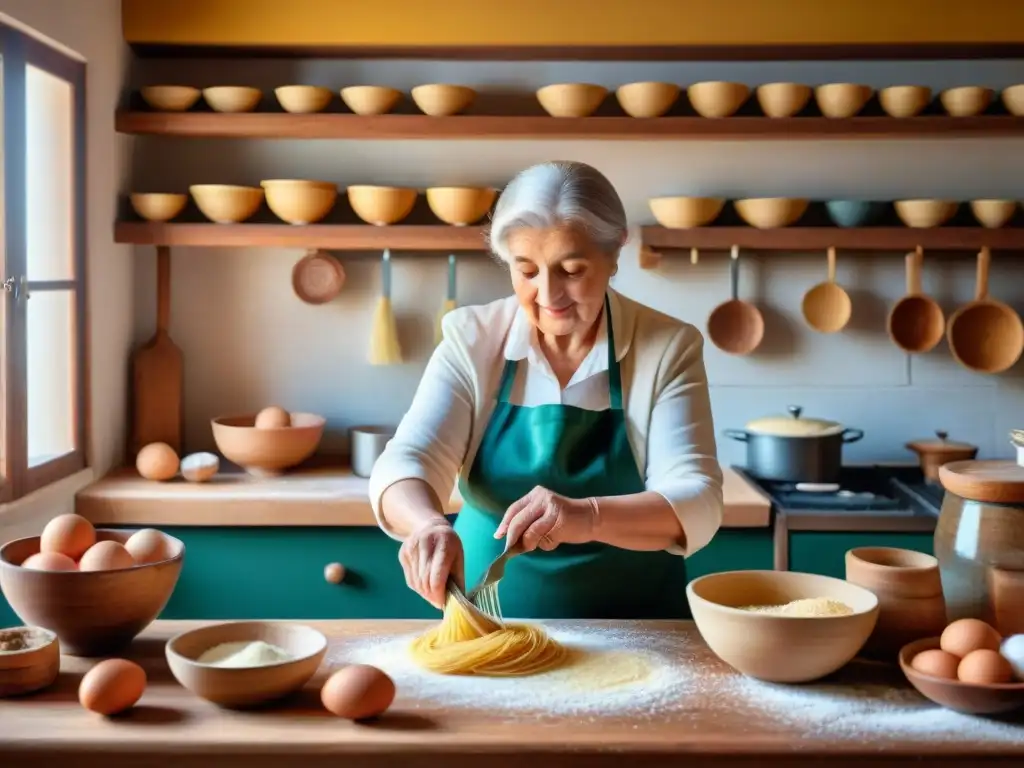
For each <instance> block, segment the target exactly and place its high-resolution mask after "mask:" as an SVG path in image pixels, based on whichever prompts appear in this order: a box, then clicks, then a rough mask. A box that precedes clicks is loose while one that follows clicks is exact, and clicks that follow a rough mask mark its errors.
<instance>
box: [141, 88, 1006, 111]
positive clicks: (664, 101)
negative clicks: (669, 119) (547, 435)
mask: <svg viewBox="0 0 1024 768" xmlns="http://www.w3.org/2000/svg"><path fill="white" fill-rule="evenodd" d="M682 90H683V89H682V88H681V87H680V86H678V85H676V84H674V83H666V82H655V81H646V82H637V83H627V84H625V85H622V86H619V87H618V88H617V89H616V91H615V96H616V98H617V100H618V102H619V105H620V106H621V107H622V109H623V110H624V111H625V112H626V113H627V114H628V115H630V116H632V117H660V116H661V115H664V114H665V113H666V112H668V111H669V109H671V108H672V105H673V104H675V102H676V100H677V99H678V98H679V95H680V93H681V92H682ZM608 92H609V89H608V88H606V87H605V86H603V85H597V84H595V83H554V84H552V85H546V86H544V87H543V88H540V89H538V90H537V91H536V96H537V101H538V102H540V105H541V106H542V107H543V108H544V110H545V111H546V112H547V113H548V114H549V115H551V116H553V117H588V116H589V115H592V114H593V113H594V112H595V111H596V110H597V108H598V107H600V106H601V104H602V102H604V100H605V98H606V97H607V95H608ZM750 92H751V89H750V86H748V85H745V84H744V83H736V82H729V81H723V80H709V81H706V82H700V83H693V84H692V85H689V86H687V87H686V97H687V99H688V100H689V102H690V104H691V105H692V106H693V108H694V110H696V112H697V113H698V114H699V115H701V116H703V117H712V118H721V117H729V116H730V115H732V114H734V113H735V112H736V111H737V110H738V109H739V108H740V106H742V105H743V103H744V102H746V100H747V99H748V98H749V96H750ZM140 93H141V95H142V98H143V100H144V101H145V102H146V103H147V104H148V105H149V106H150V107H152V108H153V109H155V110H158V111H161V112H183V111H186V110H188V109H191V108H192V107H193V106H194V105H195V104H196V103H197V102H198V101H199V99H200V97H202V98H203V99H204V101H206V103H207V104H208V105H209V107H210V108H211V109H212V110H214V111H215V112H251V111H253V110H255V109H256V108H257V107H258V106H259V103H260V101H261V100H262V98H263V92H262V91H261V90H260V89H259V88H253V87H249V86H235V85H222V86H213V87H210V88H204V89H202V90H200V89H198V88H194V87H192V86H188V85H152V86H147V87H144V88H142V89H141V91H140ZM754 93H755V95H756V98H757V102H758V105H759V106H760V108H761V111H762V112H764V114H765V115H766V116H768V117H792V116H793V115H796V114H798V113H799V112H800V111H801V110H803V108H804V107H805V106H807V103H808V102H809V101H810V99H811V96H812V94H813V96H814V100H815V102H816V103H817V105H818V109H820V110H821V113H822V114H823V115H825V117H832V118H846V117H853V116H855V115H856V114H858V113H859V112H860V111H861V110H862V109H863V108H864V106H865V105H866V104H867V103H868V101H869V100H870V99H871V97H872V95H874V93H875V90H874V89H873V88H872V87H871V86H868V85H862V84H860V83H826V84H824V85H819V86H817V87H815V88H812V87H811V86H809V85H804V84H803V83H788V82H784V83H765V84H763V85H759V86H757V87H756V88H755V89H754ZM274 95H275V96H276V97H277V101H278V103H279V104H280V105H281V108H282V109H284V110H285V111H286V112H292V113H297V114H308V113H313V112H321V111H323V110H324V109H326V108H327V106H328V105H329V104H330V102H331V99H333V98H334V91H332V90H331V89H330V88H325V87H323V86H319V85H284V86H280V87H278V88H275V89H274ZM340 95H341V100H342V101H343V102H344V103H345V105H346V106H347V107H348V108H349V109H350V110H352V112H354V113H355V114H357V115H383V114H387V113H388V112H390V111H391V110H393V109H394V108H395V106H396V105H397V104H398V102H399V100H401V98H402V92H401V91H400V90H398V89H397V88H392V87H390V86H385V85H351V86H348V87H346V88H342V89H341V91H340ZM410 95H411V96H412V100H413V101H414V102H415V104H416V106H417V107H418V108H419V109H420V110H421V111H422V112H423V113H424V114H427V115H430V116H432V117H444V116H448V115H457V114H459V113H461V112H464V111H465V110H466V109H468V108H469V106H470V105H471V104H472V103H473V101H474V100H475V98H476V95H477V92H476V91H475V90H474V89H473V88H470V87H469V86H466V85H456V84H451V83H429V84H425V85H417V86H416V87H414V88H413V89H412V90H411V92H410ZM994 98H995V91H994V90H993V89H992V88H988V87H985V86H977V85H966V86H958V87H955V88H947V89H945V90H943V91H941V92H940V93H939V102H940V103H941V104H942V107H943V109H945V111H946V112H947V113H948V114H950V115H953V116H954V117H971V116H973V115H979V114H981V113H983V112H984V111H985V110H987V109H988V108H989V106H990V105H991V104H992V101H993V99H994ZM1001 99H1002V102H1003V105H1004V106H1005V107H1006V109H1007V110H1008V111H1009V112H1010V113H1011V114H1013V115H1024V84H1020V85H1011V86H1010V87H1008V88H1006V89H1004V90H1003V91H1002V93H1001ZM878 101H879V103H880V104H881V107H882V109H883V110H884V111H885V112H886V113H887V114H889V115H891V116H892V117H913V116H915V115H918V114H920V113H921V112H922V111H923V110H924V109H925V107H927V106H928V105H929V104H930V103H931V101H932V89H931V88H929V87H927V86H923V85H892V86H889V87H887V88H882V89H880V90H879V91H878Z"/></svg>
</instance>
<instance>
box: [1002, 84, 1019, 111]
mask: <svg viewBox="0 0 1024 768" xmlns="http://www.w3.org/2000/svg"><path fill="white" fill-rule="evenodd" d="M1000 98H1001V99H1002V100H1003V106H1004V107H1006V111H1007V112H1009V113H1010V114H1011V115H1017V116H1018V117H1020V116H1021V115H1024V84H1020V85H1011V86H1010V87H1009V88H1004V89H1003V92H1002V94H1000Z"/></svg>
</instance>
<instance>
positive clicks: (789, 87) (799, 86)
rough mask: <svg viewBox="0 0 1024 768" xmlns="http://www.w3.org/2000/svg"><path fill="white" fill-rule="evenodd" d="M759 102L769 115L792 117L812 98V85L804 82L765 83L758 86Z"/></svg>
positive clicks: (762, 109) (763, 110)
mask: <svg viewBox="0 0 1024 768" xmlns="http://www.w3.org/2000/svg"><path fill="white" fill-rule="evenodd" d="M755 93H756V95H757V103H758V105H760V107H761V111H762V112H764V113H765V115H767V116H768V117H792V116H793V115H795V114H798V113H799V112H800V111H801V110H802V109H803V108H804V107H806V106H807V102H808V101H810V100H811V93H812V91H811V86H809V85H804V84H803V83H765V84H764V85H759V86H757V90H756V92H755Z"/></svg>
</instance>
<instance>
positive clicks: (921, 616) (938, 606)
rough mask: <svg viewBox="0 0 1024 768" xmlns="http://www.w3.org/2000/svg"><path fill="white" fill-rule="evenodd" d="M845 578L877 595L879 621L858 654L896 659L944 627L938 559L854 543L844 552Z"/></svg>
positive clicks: (902, 550) (921, 554) (905, 550)
mask: <svg viewBox="0 0 1024 768" xmlns="http://www.w3.org/2000/svg"><path fill="white" fill-rule="evenodd" d="M846 580H847V581H849V582H850V583H852V584H856V585H857V586H860V587H864V588H865V589H870V590H871V591H872V592H874V593H875V595H876V596H877V597H878V623H877V624H876V625H875V629H874V631H873V632H872V633H871V637H870V638H868V641H867V643H866V644H865V646H864V649H863V650H862V651H861V655H863V656H867V657H870V658H876V659H881V660H884V661H892V662H894V663H895V661H896V659H897V657H898V655H899V651H900V648H902V647H903V646H904V645H906V644H907V643H909V642H912V641H914V640H921V639H923V638H926V637H938V636H939V635H941V634H942V630H943V629H945V627H946V601H945V599H944V598H943V594H942V579H941V577H940V574H939V561H938V560H937V559H936V558H934V557H932V556H931V555H926V554H924V553H922V552H914V551H912V550H909V549H896V548H893V547H858V548H857V549H851V550H850V551H849V552H847V553H846Z"/></svg>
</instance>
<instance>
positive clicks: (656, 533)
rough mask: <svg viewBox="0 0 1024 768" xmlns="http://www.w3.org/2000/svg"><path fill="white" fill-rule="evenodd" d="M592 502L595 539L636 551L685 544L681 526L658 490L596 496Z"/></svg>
mask: <svg viewBox="0 0 1024 768" xmlns="http://www.w3.org/2000/svg"><path fill="white" fill-rule="evenodd" d="M594 501H595V502H596V514H595V517H596V523H595V525H594V540H595V541H600V542H602V543H604V544H611V545H612V546H615V547H620V548H622V549H634V550H640V551H654V550H660V549H667V548H668V547H671V546H673V545H679V546H682V547H685V545H686V534H685V533H683V527H682V526H681V525H680V524H679V519H678V518H677V517H676V513H675V511H674V510H673V509H672V505H671V504H669V502H668V501H667V500H666V499H665V497H664V496H662V495H661V494H660V493H655V492H654V491H644V492H642V493H632V494H629V495H627V496H599V497H597V498H596V499H594Z"/></svg>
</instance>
